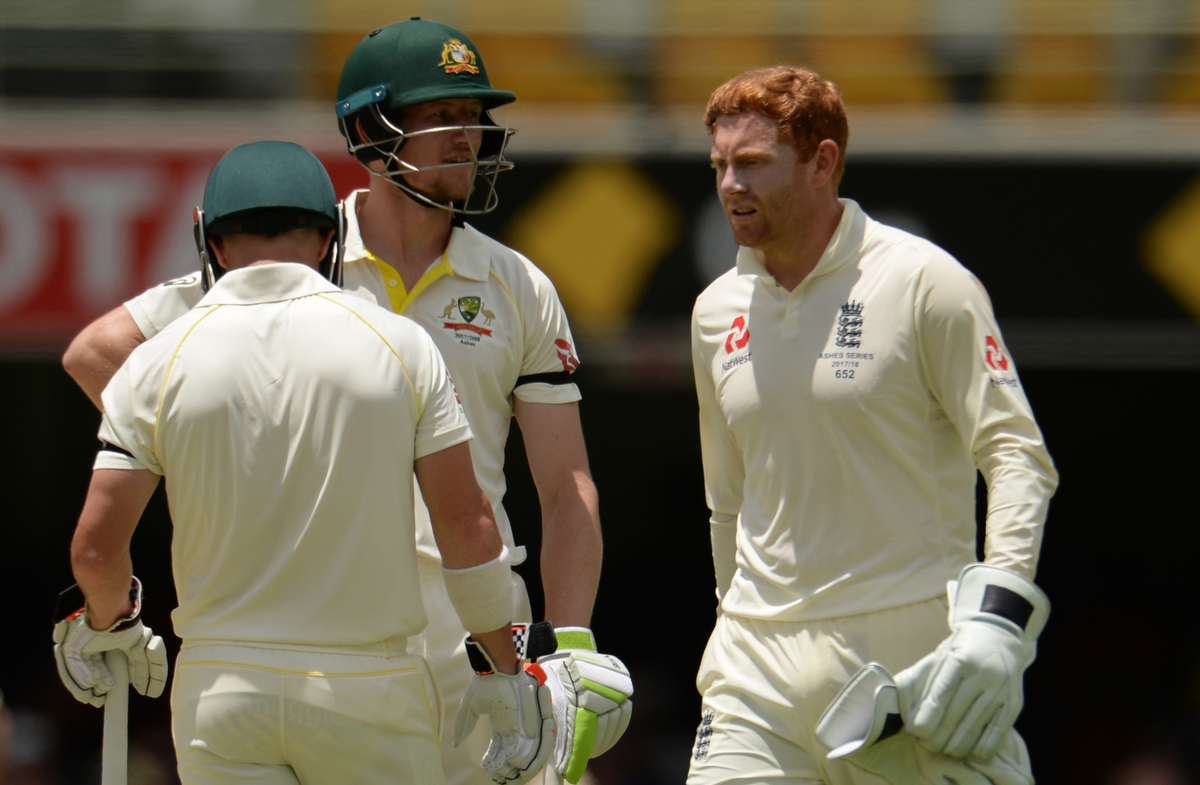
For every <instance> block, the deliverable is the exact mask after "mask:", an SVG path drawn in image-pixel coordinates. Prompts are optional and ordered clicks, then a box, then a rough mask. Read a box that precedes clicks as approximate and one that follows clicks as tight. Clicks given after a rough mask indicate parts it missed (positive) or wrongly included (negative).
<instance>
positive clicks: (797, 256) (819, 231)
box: [755, 198, 844, 292]
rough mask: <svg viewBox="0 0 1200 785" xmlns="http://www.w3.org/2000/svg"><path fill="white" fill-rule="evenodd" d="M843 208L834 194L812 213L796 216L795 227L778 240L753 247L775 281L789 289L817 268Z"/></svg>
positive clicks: (839, 219) (834, 231)
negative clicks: (798, 218)
mask: <svg viewBox="0 0 1200 785" xmlns="http://www.w3.org/2000/svg"><path fill="white" fill-rule="evenodd" d="M843 211H844V210H843V208H842V205H841V203H840V202H838V201H837V199H836V198H834V199H832V200H831V201H828V202H825V203H823V204H822V207H821V209H820V210H819V211H817V212H816V213H815V214H812V215H809V216H806V217H805V218H804V219H801V220H799V221H798V222H797V225H796V226H795V230H794V231H792V232H788V233H787V234H786V236H784V237H782V238H780V241H779V242H777V243H772V244H770V245H769V246H766V247H763V248H756V249H755V250H757V251H760V252H761V253H762V260H763V266H764V267H766V268H767V272H769V273H770V274H771V275H772V276H774V278H775V281H776V283H778V284H779V285H780V286H782V287H783V288H784V289H787V290H788V291H789V292H790V291H792V290H794V289H795V288H796V287H797V286H799V285H800V283H801V282H802V281H803V280H804V279H805V278H807V277H808V274H809V273H811V272H812V271H813V270H814V269H816V266H817V263H818V262H820V261H821V256H822V255H824V253H825V249H826V248H828V247H829V241H830V240H832V239H833V235H834V234H835V233H836V232H837V228H838V224H839V223H841V220H842V212H843Z"/></svg>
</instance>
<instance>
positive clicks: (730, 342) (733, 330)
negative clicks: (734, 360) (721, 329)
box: [725, 316, 750, 354]
mask: <svg viewBox="0 0 1200 785" xmlns="http://www.w3.org/2000/svg"><path fill="white" fill-rule="evenodd" d="M748 343H750V330H749V329H748V328H747V327H746V317H745V316H739V317H738V318H736V319H734V320H733V324H732V325H731V326H730V329H729V335H728V336H726V337H725V353H726V354H733V353H734V352H736V351H737V350H738V349H745V348H746V344H748Z"/></svg>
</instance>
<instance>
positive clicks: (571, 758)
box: [538, 627, 633, 783]
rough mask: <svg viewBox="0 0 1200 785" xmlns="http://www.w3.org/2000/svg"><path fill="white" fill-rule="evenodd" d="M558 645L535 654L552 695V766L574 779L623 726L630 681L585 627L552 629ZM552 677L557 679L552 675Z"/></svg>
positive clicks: (629, 709) (627, 714)
mask: <svg viewBox="0 0 1200 785" xmlns="http://www.w3.org/2000/svg"><path fill="white" fill-rule="evenodd" d="M554 633H555V636H556V637H557V639H558V650H557V651H556V652H555V653H554V654H548V655H545V656H543V657H539V658H538V665H541V666H542V667H543V668H544V669H545V670H546V673H547V682H546V686H548V687H549V688H550V694H551V696H552V698H553V699H554V723H555V726H556V727H557V729H558V732H557V734H556V737H555V740H554V770H555V772H556V773H557V774H558V775H559V776H560V777H562V778H563V779H565V780H566V781H567V782H572V783H574V782H579V779H580V778H581V777H582V776H583V772H584V770H585V769H586V768H587V762H588V759H589V758H594V757H596V756H597V755H600V754H601V753H603V752H605V751H607V750H608V749H610V748H611V747H612V746H613V745H614V744H616V743H617V739H619V738H621V734H623V733H624V732H625V729H626V728H628V727H629V719H630V717H631V716H632V715H633V701H632V700H630V698H629V696H631V695H633V680H632V679H631V678H630V676H629V670H628V669H627V668H626V667H625V664H624V663H622V662H621V661H620V660H619V659H617V658H616V657H613V656H612V655H609V654H599V653H597V651H596V639H595V638H594V637H593V636H592V631H591V630H589V629H587V628H586V627H561V628H559V629H557V630H555V631H554ZM555 677H557V678H555Z"/></svg>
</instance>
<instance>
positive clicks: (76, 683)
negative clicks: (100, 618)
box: [54, 578, 167, 706]
mask: <svg viewBox="0 0 1200 785" xmlns="http://www.w3.org/2000/svg"><path fill="white" fill-rule="evenodd" d="M129 600H130V602H131V603H132V604H133V612H132V613H131V614H130V615H129V616H128V617H126V618H124V619H118V620H117V622H116V623H115V624H113V626H111V627H109V628H108V629H107V630H93V629H92V628H91V626H89V625H88V621H87V616H88V614H87V607H86V605H85V603H84V597H83V592H82V591H81V590H80V589H79V586H78V584H76V585H74V586H71V587H70V588H69V589H66V590H65V591H63V592H62V593H61V594H59V596H58V609H57V610H56V611H55V614H54V621H55V624H54V659H55V662H56V663H57V665H58V677H59V678H60V679H62V683H63V684H64V685H65V686H66V688H67V690H68V691H70V693H71V695H73V696H74V697H75V700H77V701H79V702H81V703H90V704H91V705H93V706H103V705H104V700H105V694H106V693H107V692H108V691H109V690H110V689H112V688H113V686H114V685H115V683H116V682H115V680H114V679H113V676H112V673H111V672H110V671H109V670H108V666H107V665H105V664H104V652H106V651H110V650H112V649H119V650H121V651H123V652H125V657H126V659H128V660H129V684H130V685H131V686H132V687H133V688H134V689H135V690H137V691H138V692H139V693H141V694H142V695H145V696H147V697H149V698H157V697H158V696H159V695H162V692H163V687H165V686H166V683H167V649H166V646H165V645H164V644H163V639H162V638H161V637H159V636H158V635H155V634H154V633H153V632H152V631H151V630H150V628H149V627H147V626H145V625H144V624H142V622H141V620H140V617H141V614H142V583H141V581H139V580H138V579H137V578H134V579H133V583H132V585H131V586H130V589H129Z"/></svg>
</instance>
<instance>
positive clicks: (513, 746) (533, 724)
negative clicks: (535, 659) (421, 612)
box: [454, 638, 554, 785]
mask: <svg viewBox="0 0 1200 785" xmlns="http://www.w3.org/2000/svg"><path fill="white" fill-rule="evenodd" d="M466 647H467V656H468V658H469V659H470V660H471V666H472V667H473V668H474V669H475V675H474V677H472V678H471V683H470V684H469V685H467V692H466V694H465V695H464V696H463V699H462V703H461V704H459V707H458V715H457V716H456V717H455V718H454V746H455V747H457V746H458V745H459V744H460V743H462V740H463V739H465V738H466V737H467V736H468V735H470V733H471V731H472V730H474V728H475V723H476V721H478V719H479V717H480V716H481V715H487V717H488V720H489V722H490V723H491V726H492V741H491V744H489V745H488V748H487V752H486V753H484V756H483V760H482V761H481V762H480V766H482V767H483V769H484V770H485V771H486V772H487V773H488V776H489V777H491V778H492V781H493V782H496V783H514V785H519V783H522V782H525V781H527V780H529V779H530V778H531V777H533V775H535V774H537V773H538V771H539V770H541V768H542V766H543V765H544V764H545V763H546V760H547V759H548V758H549V757H550V752H551V750H552V749H553V746H554V745H553V744H552V743H551V739H552V737H553V734H554V715H553V708H552V706H551V703H550V691H549V689H547V688H546V686H545V683H544V682H545V673H544V672H542V669H541V668H539V667H538V666H537V665H528V666H526V667H527V668H528V670H521V671H519V672H518V673H517V674H516V675H514V676H509V675H507V674H504V673H498V672H496V668H495V665H494V664H493V663H492V660H491V658H490V657H488V655H487V652H485V651H484V650H483V647H482V646H480V645H479V644H478V643H476V642H475V641H473V640H471V639H470V638H467V640H466ZM539 676H540V678H539Z"/></svg>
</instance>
